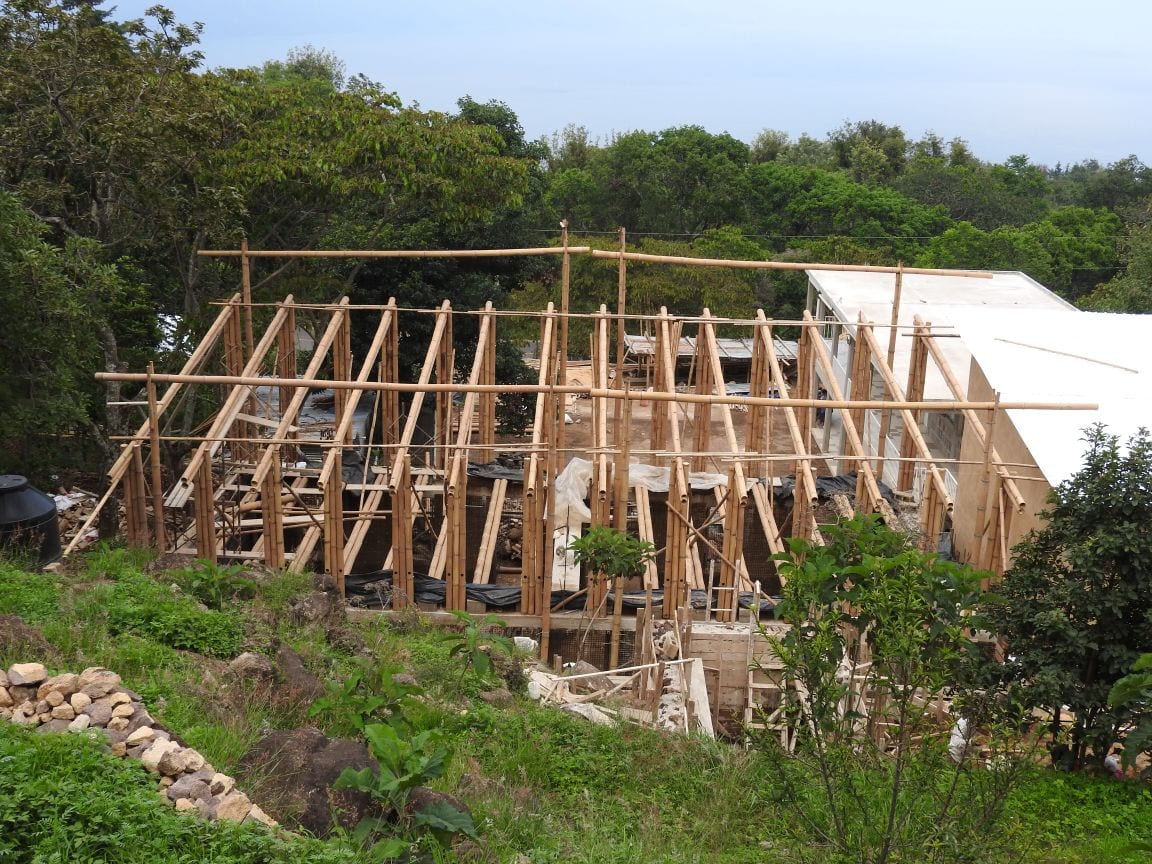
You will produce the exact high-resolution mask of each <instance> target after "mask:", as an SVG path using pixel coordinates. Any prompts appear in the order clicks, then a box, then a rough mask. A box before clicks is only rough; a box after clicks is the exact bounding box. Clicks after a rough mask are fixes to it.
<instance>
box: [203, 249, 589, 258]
mask: <svg viewBox="0 0 1152 864" xmlns="http://www.w3.org/2000/svg"><path fill="white" fill-rule="evenodd" d="M564 249H565V247H563V246H534V247H531V248H526V249H244V250H240V249H201V250H199V251H198V252H197V253H196V254H197V255H199V256H200V257H201V258H243V257H247V258H501V257H503V256H505V255H507V256H525V255H563V254H564ZM567 249H568V252H570V253H573V254H584V253H588V252H591V251H592V247H591V246H568V247H567Z"/></svg>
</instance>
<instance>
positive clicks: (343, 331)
mask: <svg viewBox="0 0 1152 864" xmlns="http://www.w3.org/2000/svg"><path fill="white" fill-rule="evenodd" d="M337 314H338V315H340V316H341V318H342V322H341V324H340V329H339V330H338V331H337V333H336V342H335V344H334V345H333V346H332V379H333V380H335V381H350V380H351V379H352V319H351V317H350V316H349V310H348V309H347V308H344V309H342V310H341V311H340V312H338V313H337ZM334 395H335V396H336V401H335V408H336V428H337V429H344V430H345V431H344V434H343V435H342V436H340V437H338V438H337V439H336V441H337V443H339V444H350V443H351V442H352V426H351V424H350V423H345V422H344V416H345V414H346V413H347V412H348V402H349V399H350V398H351V395H352V393H351V391H349V390H343V389H338V390H336V391H335V394H334Z"/></svg>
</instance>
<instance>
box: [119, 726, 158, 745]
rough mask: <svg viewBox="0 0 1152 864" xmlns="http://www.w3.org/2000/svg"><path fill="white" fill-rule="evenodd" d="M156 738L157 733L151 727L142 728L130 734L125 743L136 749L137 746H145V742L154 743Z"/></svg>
mask: <svg viewBox="0 0 1152 864" xmlns="http://www.w3.org/2000/svg"><path fill="white" fill-rule="evenodd" d="M155 738H156V732H155V731H154V730H153V729H152V727H151V726H141V727H140V728H139V729H137V730H136V731H135V732H129V733H128V737H127V738H125V739H124V743H125V744H127V745H128V746H129V747H135V746H136V745H137V744H143V743H144V742H145V741H152V740H154V739H155Z"/></svg>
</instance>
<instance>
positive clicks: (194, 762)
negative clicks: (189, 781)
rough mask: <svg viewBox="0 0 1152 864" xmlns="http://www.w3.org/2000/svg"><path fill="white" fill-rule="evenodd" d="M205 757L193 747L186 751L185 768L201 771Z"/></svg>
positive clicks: (186, 769)
mask: <svg viewBox="0 0 1152 864" xmlns="http://www.w3.org/2000/svg"><path fill="white" fill-rule="evenodd" d="M204 762H205V759H204V757H203V756H201V755H200V754H199V753H197V752H196V751H195V750H193V749H192V748H191V747H189V748H188V749H186V750H185V751H184V770H185V771H199V770H200V769H201V768H203V767H204Z"/></svg>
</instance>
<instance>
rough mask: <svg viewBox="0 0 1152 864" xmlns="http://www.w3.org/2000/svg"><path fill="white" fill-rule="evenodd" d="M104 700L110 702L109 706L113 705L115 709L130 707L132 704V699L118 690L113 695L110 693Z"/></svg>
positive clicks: (115, 715)
mask: <svg viewBox="0 0 1152 864" xmlns="http://www.w3.org/2000/svg"><path fill="white" fill-rule="evenodd" d="M104 698H105V699H107V700H108V703H107V704H109V705H111V706H112V707H113V708H115V707H116V706H117V705H129V704H131V702H132V697H131V696H129V695H128V694H127V693H125V692H124V691H123V690H117V691H115V692H113V693H109V694H108V695H107V696H105V697H104ZM112 716H113V717H119V716H122V715H119V714H115V713H113V715H112Z"/></svg>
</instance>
